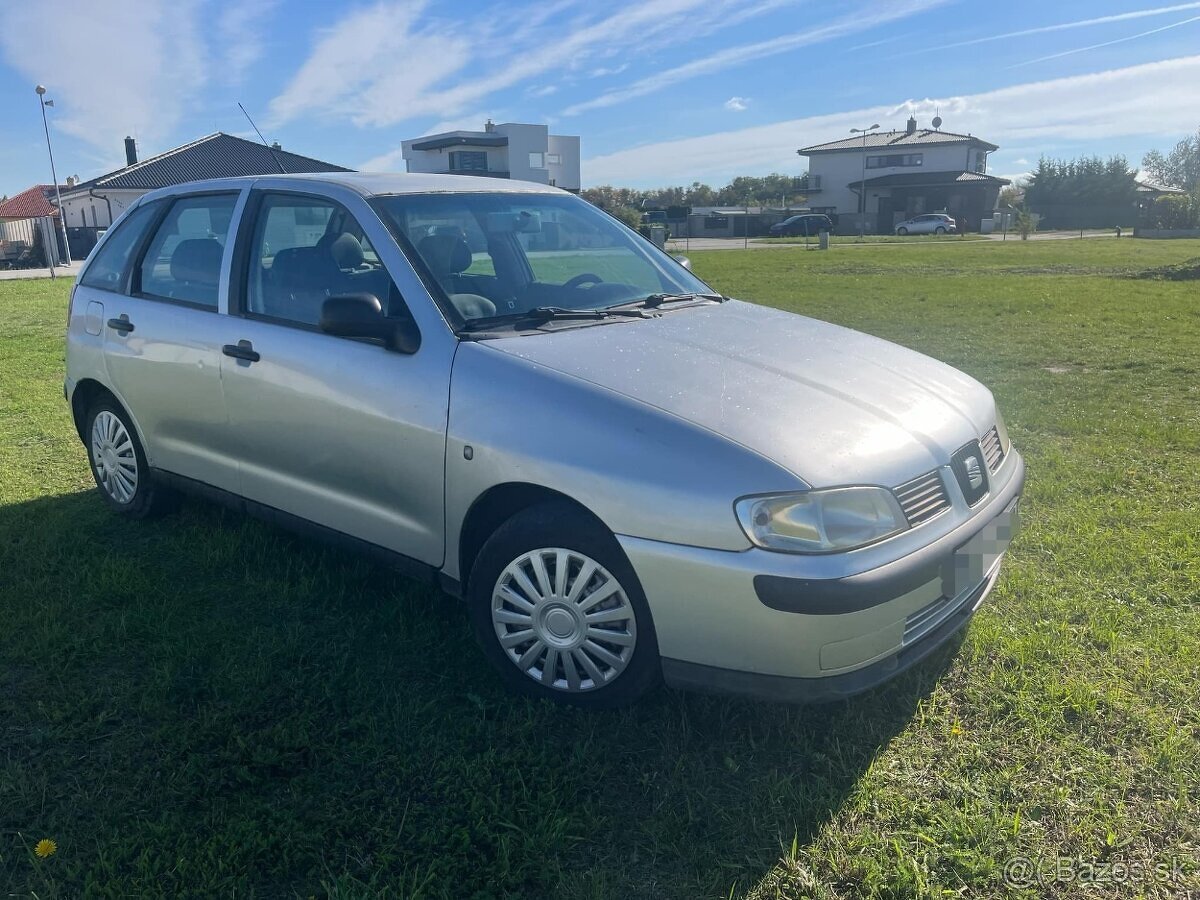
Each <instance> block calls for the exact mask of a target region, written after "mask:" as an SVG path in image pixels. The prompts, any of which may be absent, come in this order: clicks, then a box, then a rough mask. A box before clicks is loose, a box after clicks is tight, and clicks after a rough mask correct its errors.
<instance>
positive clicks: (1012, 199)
mask: <svg viewBox="0 0 1200 900" xmlns="http://www.w3.org/2000/svg"><path fill="white" fill-rule="evenodd" d="M1024 199H1025V186H1024V185H1023V184H1021V183H1019V182H1018V183H1017V184H1006V185H1005V186H1004V187H1002V188H1000V197H999V199H998V200H997V201H996V202H997V203H999V204H1000V206H1002V207H1004V206H1020V205H1021V202H1022V201H1023V200H1024Z"/></svg>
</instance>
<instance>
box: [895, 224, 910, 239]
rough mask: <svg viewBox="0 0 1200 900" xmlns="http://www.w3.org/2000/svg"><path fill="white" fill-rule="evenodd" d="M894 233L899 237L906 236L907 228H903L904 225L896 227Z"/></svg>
mask: <svg viewBox="0 0 1200 900" xmlns="http://www.w3.org/2000/svg"><path fill="white" fill-rule="evenodd" d="M896 234H898V235H900V237H907V236H908V229H907V228H905V227H903V226H901V227H900V228H897V229H896Z"/></svg>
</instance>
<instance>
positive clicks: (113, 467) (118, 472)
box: [92, 410, 138, 503]
mask: <svg viewBox="0 0 1200 900" xmlns="http://www.w3.org/2000/svg"><path fill="white" fill-rule="evenodd" d="M92 465H94V466H95V467H96V479H97V480H98V481H99V482H100V487H102V488H103V489H104V492H105V493H106V494H108V496H110V497H112V498H113V499H114V500H116V501H117V502H118V503H128V502H129V501H130V500H132V499H133V495H134V494H136V493H137V485H138V470H137V455H136V454H135V453H134V451H133V441H132V440H131V439H130V437H129V432H128V431H126V430H125V425H124V423H122V422H121V420H120V419H118V418H117V417H116V416H115V415H113V414H112V413H111V412H109V411H108V410H104V411H103V412H101V413H100V415H98V416H96V421H95V422H93V423H92Z"/></svg>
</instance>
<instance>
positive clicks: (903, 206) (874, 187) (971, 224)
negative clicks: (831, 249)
mask: <svg viewBox="0 0 1200 900" xmlns="http://www.w3.org/2000/svg"><path fill="white" fill-rule="evenodd" d="M934 124H935V125H938V126H940V124H941V121H940V120H939V119H934ZM997 149H999V148H998V147H997V146H996V145H995V144H992V143H989V142H987V141H985V140H981V139H980V138H977V137H974V136H973V135H969V134H955V133H953V132H950V131H941V130H939V129H938V128H933V129H929V128H918V127H917V120H916V119H915V118H911V117H910V118H909V120H908V122H907V125H906V127H905V129H904V130H903V131H872V132H869V133H868V134H867V135H866V140H865V142H864V139H863V136H862V135H855V136H852V137H848V138H843V139H841V140H837V141H830V142H828V143H825V144H815V145H813V146H811V147H804V148H803V149H801V150H798V151H797V152H798V153H799V154H800V155H801V156H807V157H808V202H809V205H810V206H811V207H812V210H813V212H823V213H834V214H836V216H837V223H838V229H837V230H838V232H839V233H842V234H853V233H856V232H857V231H858V229H859V211H860V210H861V209H863V207H862V206H860V203H861V202H862V197H863V194H864V191H865V195H866V204H865V216H866V222H865V229H864V230H865V231H867V232H869V233H879V234H890V233H891V232H892V230H893V229H894V228H895V226H896V224H897V223H899V222H903V221H904V220H905V219H911V218H912V217H913V216H918V215H921V214H922V213H933V212H946V213H949V214H950V215H952V216H954V218H955V219H957V220H958V222H959V227H960V228H963V229H965V230H968V231H978V230H979V223H980V221H981V220H982V219H983V218H984V217H985V216H990V215H991V214H992V210H993V209H995V206H996V199H997V196H998V195H999V193H1000V188H1001V187H1003V186H1004V185H1006V184H1008V183H1009V182H1008V180H1007V179H1004V178H996V177H995V176H993V175H988V174H987V155H988V154H989V153H991V152H992V151H993V150H997ZM864 157H865V159H864ZM864 166H865V169H866V178H865V179H864V178H863V170H864ZM864 181H865V186H864Z"/></svg>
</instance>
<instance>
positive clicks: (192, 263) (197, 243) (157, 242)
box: [141, 194, 237, 309]
mask: <svg viewBox="0 0 1200 900" xmlns="http://www.w3.org/2000/svg"><path fill="white" fill-rule="evenodd" d="M236 204H237V194H201V195H197V196H194V197H181V198H180V199H178V200H176V201H175V202H174V203H173V204H172V206H171V209H170V210H169V211H168V212H167V215H166V217H165V218H164V219H163V221H162V224H161V225H159V226H158V230H157V231H156V232H155V233H154V237H153V238H152V239H151V240H150V245H149V247H147V248H146V254H145V256H143V257H142V265H141V293H142V294H147V295H150V296H152V297H160V298H163V299H165V300H177V301H179V302H181V303H189V304H193V305H195V306H202V307H205V308H208V309H216V308H217V294H218V292H219V289H220V284H221V259H222V257H223V256H224V254H225V244H226V243H227V242H228V240H229V223H230V221H231V220H232V219H233V208H234V206H235V205H236Z"/></svg>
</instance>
